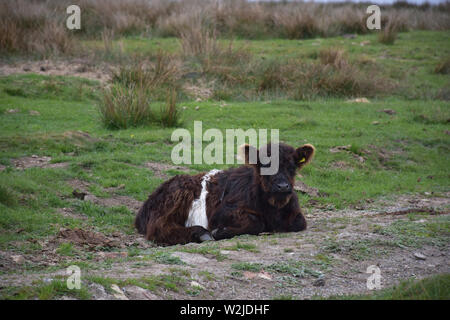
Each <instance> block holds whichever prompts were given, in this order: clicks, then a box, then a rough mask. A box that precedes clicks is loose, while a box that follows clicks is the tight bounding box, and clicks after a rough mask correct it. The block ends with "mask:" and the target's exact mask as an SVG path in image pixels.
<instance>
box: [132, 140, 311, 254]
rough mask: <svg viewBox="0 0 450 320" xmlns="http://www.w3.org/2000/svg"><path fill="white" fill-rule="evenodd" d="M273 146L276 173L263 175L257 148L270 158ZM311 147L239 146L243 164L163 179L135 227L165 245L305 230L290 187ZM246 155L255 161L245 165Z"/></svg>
mask: <svg viewBox="0 0 450 320" xmlns="http://www.w3.org/2000/svg"><path fill="white" fill-rule="evenodd" d="M274 147H276V148H278V150H279V167H278V171H277V172H276V173H274V174H272V175H262V174H261V169H262V168H263V167H267V166H268V165H270V164H267V163H266V164H263V163H264V162H265V161H261V155H262V151H264V154H265V155H267V156H269V157H270V155H271V152H272V149H273V148H274ZM314 151H315V149H314V147H313V146H312V145H310V144H305V145H303V146H301V147H299V148H297V149H294V148H293V147H291V146H288V145H286V144H282V143H280V144H268V145H267V146H264V147H263V148H261V149H260V150H256V149H255V148H254V147H252V146H249V145H244V146H242V147H241V148H240V152H241V153H242V154H243V156H244V158H245V165H244V166H241V167H238V168H231V169H228V170H225V171H219V170H212V171H210V172H208V173H206V174H205V173H201V174H197V175H194V176H191V175H177V176H175V177H173V178H171V179H170V180H168V181H166V182H164V183H163V184H162V185H160V186H159V187H158V188H157V189H156V190H155V191H154V192H153V193H152V194H151V195H150V196H149V198H148V199H147V201H145V203H144V205H143V206H142V208H141V209H140V210H139V212H138V213H137V215H136V220H135V226H136V228H137V230H138V231H139V233H141V234H144V235H145V237H146V238H147V239H148V240H152V241H154V242H156V243H158V244H168V245H173V244H185V243H188V242H202V241H205V240H220V239H227V238H232V237H234V236H236V235H240V234H253V235H257V234H259V233H261V232H295V231H301V230H304V229H306V220H305V217H304V216H303V214H302V211H301V209H300V207H299V204H298V198H297V194H296V193H295V191H294V190H293V185H294V180H295V174H296V171H297V169H300V168H302V167H303V166H305V165H306V164H308V163H309V162H310V161H311V159H312V157H313V155H314ZM251 153H253V154H256V159H257V161H255V164H250V161H249V158H250V154H251ZM251 159H253V158H251ZM252 163H253V161H252Z"/></svg>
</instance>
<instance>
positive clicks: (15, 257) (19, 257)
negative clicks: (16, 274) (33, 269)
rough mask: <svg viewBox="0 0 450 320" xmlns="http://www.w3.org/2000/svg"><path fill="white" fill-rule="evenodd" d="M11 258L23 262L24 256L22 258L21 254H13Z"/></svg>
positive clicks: (19, 262)
mask: <svg viewBox="0 0 450 320" xmlns="http://www.w3.org/2000/svg"><path fill="white" fill-rule="evenodd" d="M11 259H12V260H13V261H14V262H15V263H18V264H22V263H24V262H25V258H24V257H23V256H21V255H14V256H11Z"/></svg>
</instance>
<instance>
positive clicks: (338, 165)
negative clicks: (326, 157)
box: [331, 161, 353, 170]
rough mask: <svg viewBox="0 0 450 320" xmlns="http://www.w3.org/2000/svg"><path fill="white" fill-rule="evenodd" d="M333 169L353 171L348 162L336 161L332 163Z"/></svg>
mask: <svg viewBox="0 0 450 320" xmlns="http://www.w3.org/2000/svg"><path fill="white" fill-rule="evenodd" d="M331 168H333V169H339V170H353V167H352V166H351V164H350V163H348V162H346V161H334V162H332V163H331Z"/></svg>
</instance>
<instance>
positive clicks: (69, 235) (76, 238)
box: [55, 228, 120, 249]
mask: <svg viewBox="0 0 450 320" xmlns="http://www.w3.org/2000/svg"><path fill="white" fill-rule="evenodd" d="M61 240H62V241H63V242H67V241H68V242H70V243H72V244H75V245H79V246H84V245H86V246H88V247H89V248H90V249H94V248H96V247H110V248H111V247H119V246H120V242H119V241H118V239H111V238H108V237H106V236H105V235H104V234H102V233H100V232H94V231H89V230H83V229H78V228H75V229H66V228H63V229H61V230H60V231H59V233H58V235H57V236H56V238H55V241H61Z"/></svg>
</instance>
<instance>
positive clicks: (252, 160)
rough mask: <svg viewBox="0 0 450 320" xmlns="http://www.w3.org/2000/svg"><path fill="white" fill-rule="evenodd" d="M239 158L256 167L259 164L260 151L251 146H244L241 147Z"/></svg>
mask: <svg viewBox="0 0 450 320" xmlns="http://www.w3.org/2000/svg"><path fill="white" fill-rule="evenodd" d="M238 157H239V158H241V159H242V160H244V162H245V164H247V165H256V164H258V149H256V148H255V147H253V146H251V145H249V144H243V145H242V146H240V147H239V150H238Z"/></svg>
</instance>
